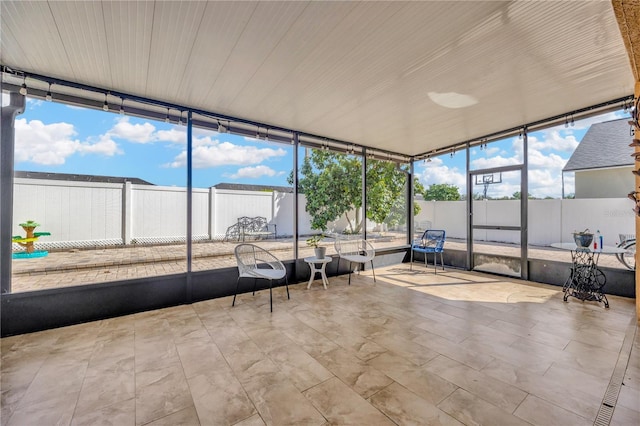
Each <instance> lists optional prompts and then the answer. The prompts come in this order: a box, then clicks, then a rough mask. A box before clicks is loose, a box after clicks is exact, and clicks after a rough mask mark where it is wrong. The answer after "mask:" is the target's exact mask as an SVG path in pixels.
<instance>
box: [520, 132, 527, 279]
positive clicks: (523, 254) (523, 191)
mask: <svg viewBox="0 0 640 426" xmlns="http://www.w3.org/2000/svg"><path fill="white" fill-rule="evenodd" d="M527 132H528V129H527V126H524V128H523V129H522V151H523V152H522V157H523V164H522V169H520V180H521V182H520V277H521V278H522V279H523V280H528V279H529V152H528V146H529V144H528V142H529V137H528V134H527Z"/></svg>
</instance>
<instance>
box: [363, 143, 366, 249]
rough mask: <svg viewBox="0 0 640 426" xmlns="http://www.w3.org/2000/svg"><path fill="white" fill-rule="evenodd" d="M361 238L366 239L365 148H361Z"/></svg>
mask: <svg viewBox="0 0 640 426" xmlns="http://www.w3.org/2000/svg"><path fill="white" fill-rule="evenodd" d="M362 238H364V239H365V240H366V239H367V148H362Z"/></svg>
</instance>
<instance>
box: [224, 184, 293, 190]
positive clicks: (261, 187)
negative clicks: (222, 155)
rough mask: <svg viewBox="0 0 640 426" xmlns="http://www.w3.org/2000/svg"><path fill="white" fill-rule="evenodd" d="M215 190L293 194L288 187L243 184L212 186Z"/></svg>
mask: <svg viewBox="0 0 640 426" xmlns="http://www.w3.org/2000/svg"><path fill="white" fill-rule="evenodd" d="M213 187H214V188H216V189H234V190H237V191H278V192H293V188H292V187H290V186H273V185H246V184H243V183H219V184H217V185H214V186H213Z"/></svg>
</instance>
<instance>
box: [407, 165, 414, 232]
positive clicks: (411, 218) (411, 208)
mask: <svg viewBox="0 0 640 426" xmlns="http://www.w3.org/2000/svg"><path fill="white" fill-rule="evenodd" d="M414 164H415V161H414V160H413V159H411V162H410V163H409V174H408V176H407V197H409V199H408V200H407V244H409V245H411V243H412V242H413V229H414V226H413V225H414V223H413V221H414V218H415V216H414V215H413V212H414V211H415V210H414V209H415V205H414V204H415V201H414V200H415V187H414V185H413V177H414V176H415V175H414Z"/></svg>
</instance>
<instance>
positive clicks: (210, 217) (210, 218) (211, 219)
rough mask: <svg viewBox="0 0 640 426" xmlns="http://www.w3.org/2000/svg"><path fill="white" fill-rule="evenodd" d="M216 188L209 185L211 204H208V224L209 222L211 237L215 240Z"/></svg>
mask: <svg viewBox="0 0 640 426" xmlns="http://www.w3.org/2000/svg"><path fill="white" fill-rule="evenodd" d="M215 190H216V189H215V188H214V187H213V186H212V187H209V205H208V210H209V212H208V214H207V224H208V228H209V230H208V232H209V239H210V240H213V239H214V238H215V237H216V236H215V232H216V226H215V223H214V217H215V216H214V215H215V212H214V209H215V205H216V204H215V192H214V191H215Z"/></svg>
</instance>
